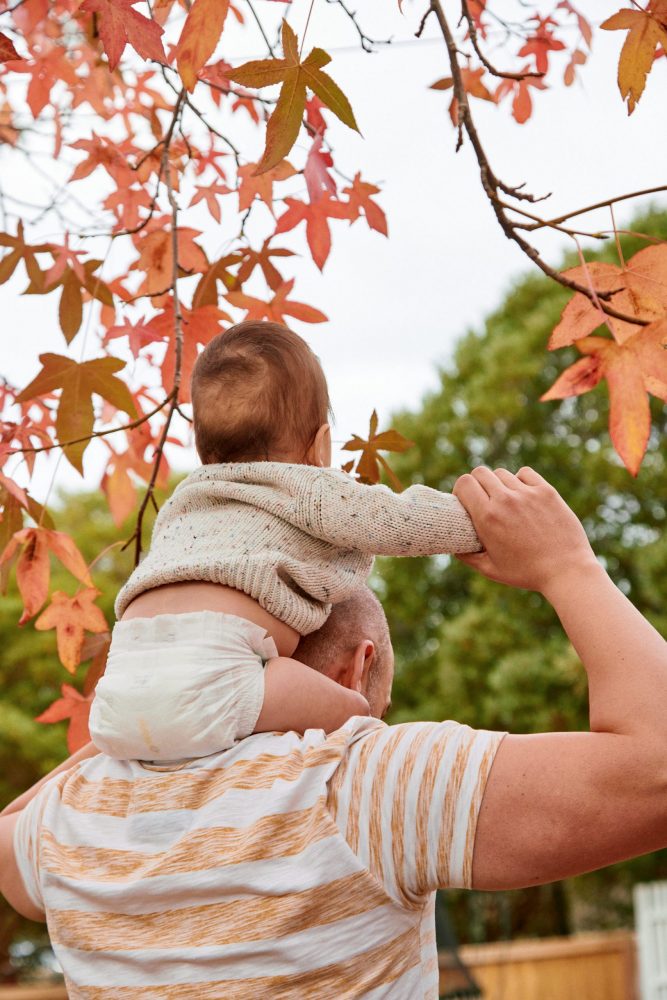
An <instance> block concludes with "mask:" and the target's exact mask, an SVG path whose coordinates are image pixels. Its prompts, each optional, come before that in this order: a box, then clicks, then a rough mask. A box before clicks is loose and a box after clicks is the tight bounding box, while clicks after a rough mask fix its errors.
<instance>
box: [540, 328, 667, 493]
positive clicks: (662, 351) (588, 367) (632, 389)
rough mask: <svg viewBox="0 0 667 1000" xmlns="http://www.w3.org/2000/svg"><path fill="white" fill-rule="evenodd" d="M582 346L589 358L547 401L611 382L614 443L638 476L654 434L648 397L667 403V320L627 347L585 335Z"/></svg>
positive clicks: (558, 381)
mask: <svg viewBox="0 0 667 1000" xmlns="http://www.w3.org/2000/svg"><path fill="white" fill-rule="evenodd" d="M576 346H577V348H578V349H579V350H580V351H581V353H582V354H584V355H585V357H583V358H580V359H579V360H578V361H575V363H574V364H573V365H570V366H569V368H566V369H565V371H564V372H563V373H562V374H561V375H560V376H559V377H558V378H557V379H556V381H555V382H554V384H553V385H552V386H551V388H550V389H549V390H548V391H547V392H545V393H544V395H543V396H542V397H541V399H542V400H544V401H546V400H550V399H565V397H567V396H579V395H581V394H582V393H584V392H588V390H589V389H592V388H593V387H594V386H596V385H597V384H598V382H600V380H601V379H603V378H604V379H606V380H607V386H608V388H609V407H610V412H609V432H610V435H611V440H612V443H613V445H614V448H615V449H616V451H617V452H618V454H619V455H620V457H621V459H622V460H623V463H624V465H625V467H626V468H627V470H628V471H629V472H630V473H631V474H632V475H633V476H636V475H637V472H638V471H639V467H640V465H641V462H642V459H643V457H644V453H645V451H646V445H647V442H648V438H649V433H650V430H651V413H650V408H649V401H648V393H652V394H653V395H654V396H657V397H658V398H659V399H664V400H665V402H667V320H665V319H662V320H658V321H657V322H655V323H651V324H650V325H649V326H646V327H643V328H642V329H640V330H639V331H638V332H637V333H634V334H633V335H632V336H630V337H626V338H625V339H624V340H623V341H622V342H621V343H617V342H616V341H614V340H611V339H610V338H608V337H584V338H583V339H582V340H577V342H576Z"/></svg>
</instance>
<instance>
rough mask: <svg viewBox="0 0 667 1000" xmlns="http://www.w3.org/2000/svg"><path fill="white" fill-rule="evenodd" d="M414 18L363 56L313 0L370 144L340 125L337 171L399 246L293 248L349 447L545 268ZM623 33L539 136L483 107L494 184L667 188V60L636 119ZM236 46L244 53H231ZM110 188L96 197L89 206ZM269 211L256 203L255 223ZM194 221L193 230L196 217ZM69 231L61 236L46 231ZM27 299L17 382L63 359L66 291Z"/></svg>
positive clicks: (348, 237) (10, 355)
mask: <svg viewBox="0 0 667 1000" xmlns="http://www.w3.org/2000/svg"><path fill="white" fill-rule="evenodd" d="M261 6H262V8H263V9H265V10H266V11H267V16H269V15H274V14H275V16H276V18H277V17H278V16H279V15H280V14H282V12H283V9H284V8H283V7H282V5H281V4H273V3H272V4H269V3H263V4H261ZM503 6H504V7H505V8H506V9H510V8H512V7H514V6H515V5H514V3H513V2H512V0H506V3H505V4H504V5H503V4H502V3H500V4H499V9H500V8H502V7H503ZM618 6H619V2H618V0H612V2H605V3H600V2H597V3H594V2H592V0H580V3H579V7H580V8H581V9H582V11H583V12H584V13H587V14H588V15H589V16H590V17H591V19H593V20H595V21H596V22H597V21H598V20H602V19H603V18H604V17H606V16H608V15H609V14H611V13H613V12H614V10H616V9H618ZM307 7H308V2H307V0H295V2H294V4H293V6H292V10H291V14H290V20H291V22H292V24H293V25H294V27H295V28H296V30H297V31H298V32H299V34H300V33H301V31H302V29H303V24H304V22H305V18H306V13H307ZM404 7H405V9H406V15H405V16H401V15H400V14H399V13H398V10H397V9H396V3H395V0H388V2H387V3H385V4H383V5H382V8H380V5H379V4H377V3H369V2H366V3H360V4H359V5H358V11H359V18H360V20H361V21H362V23H363V25H364V27H365V28H366V30H367V31H368V33H369V34H371V35H373V36H374V37H377V38H383V37H387V36H390V35H393V36H394V38H395V40H396V42H397V43H398V44H396V45H395V46H393V47H391V46H390V47H388V48H384V49H382V50H381V51H380V52H378V53H377V54H375V55H371V56H368V55H365V54H364V53H363V52H362V51H361V50H360V49H358V48H357V47H356V33H355V31H354V29H353V27H352V26H351V24H350V23H349V21H348V20H347V19H346V18H345V17H344V16H343V15H342V14H341V12H340V11H339V10H338V9H337V8H333V7H331V6H329V5H328V4H326V3H325V2H324V0H315V5H314V13H313V17H312V20H311V23H310V27H309V32H308V44H321V45H322V46H323V47H324V48H326V49H327V50H328V51H330V52H331V54H332V56H333V62H332V64H331V66H330V67H328V70H329V71H330V73H331V75H332V76H333V77H334V79H335V80H336V81H337V82H338V83H339V84H340V85H341V86H342V87H343V89H344V90H345V92H346V93H347V95H348V96H349V97H350V100H351V102H352V104H353V107H354V109H355V113H356V116H357V120H358V122H359V124H360V127H361V130H362V132H363V138H360V137H359V136H357V135H356V134H354V133H351V132H350V131H348V130H346V129H345V128H344V127H343V126H340V127H338V126H333V127H332V129H331V132H330V134H331V137H332V141H333V145H334V148H335V150H336V162H337V163H338V164H339V166H340V168H341V169H342V170H344V171H345V172H349V173H350V174H351V173H353V172H354V171H356V170H361V172H362V176H363V177H364V179H366V180H369V181H372V182H379V183H381V186H382V189H383V193H382V195H381V197H380V202H381V204H382V206H383V208H384V209H385V210H386V212H387V215H388V219H389V229H390V236H389V239H388V240H385V239H384V238H383V237H382V236H380V235H378V234H377V233H374V232H371V231H370V230H368V228H367V226H366V224H365V222H364V220H359V221H358V222H357V223H356V224H355V225H354V226H352V227H348V225H347V223H344V222H343V223H337V222H336V221H334V222H333V224H332V231H333V237H334V245H333V251H332V254H331V256H330V258H329V261H328V262H327V264H326V266H325V269H324V273H323V274H322V275H320V273H319V272H318V270H317V269H316V267H315V265H314V264H313V263H312V261H311V260H310V258H309V256H308V254H307V250H305V248H304V243H303V238H302V235H301V231H300V230H297V231H296V232H292V233H288V234H286V235H285V236H284V237H283V241H282V243H281V244H280V245H283V246H288V247H290V248H292V249H294V250H297V251H299V252H301V253H303V256H302V257H301V258H294V259H293V260H292V261H291V262H290V270H289V272H288V276H290V275H292V274H293V275H295V276H296V279H297V281H296V288H295V293H294V297H295V298H297V299H298V300H301V301H305V302H308V303H310V304H313V305H316V306H317V307H318V308H320V309H322V310H323V311H324V312H325V313H326V314H327V315H328V317H329V322H328V323H327V324H322V325H320V326H307V325H304V324H299V323H296V322H295V323H294V328H295V329H296V330H297V331H298V332H299V333H301V334H302V335H304V336H305V337H306V338H307V339H308V341H309V342H310V343H311V344H312V346H313V347H314V349H315V350H316V351H317V353H318V354H319V355H320V357H321V359H322V361H323V364H324V367H325V371H326V373H327V376H328V378H329V383H330V388H331V392H332V398H333V403H334V409H335V412H336V417H337V425H336V430H335V437H336V438H338V439H339V440H341V441H342V440H344V439H345V438H346V437H347V436H349V434H350V433H351V432H353V431H354V432H357V433H360V434H364V433H365V430H366V428H367V421H368V417H369V415H370V412H371V410H372V409H373V407H376V408H377V409H378V412H379V414H380V420H381V422H383V421H386V419H387V418H388V416H389V415H390V413H391V412H392V411H394V410H396V409H398V408H400V407H404V406H409V407H414V406H416V405H417V404H418V402H419V399H420V397H421V396H422V394H423V393H424V391H425V390H427V389H429V388H430V387H432V386H433V385H434V384H435V367H434V366H435V365H436V364H437V363H438V362H442V361H445V360H446V359H447V358H448V357H449V356H450V354H451V350H452V346H453V344H454V343H455V341H456V338H457V337H458V336H459V335H461V334H462V333H463V332H464V331H465V330H466V329H467V328H469V327H471V326H477V325H479V324H480V323H481V321H482V319H483V317H484V315H485V314H486V313H487V312H489V311H490V310H491V309H492V308H493V307H495V306H496V305H497V304H498V302H499V300H500V298H501V296H502V295H503V293H504V292H505V291H506V290H507V289H508V287H509V286H510V285H511V283H512V281H513V279H514V278H515V277H516V276H517V275H519V274H521V273H522V272H525V271H527V270H529V269H530V265H529V263H528V261H527V260H526V259H525V258H524V257H523V255H522V254H521V253H520V251H519V250H518V249H516V248H515V247H514V245H512V244H510V243H509V242H508V241H507V240H506V238H505V237H504V235H503V233H502V232H501V230H500V229H499V227H498V225H497V223H496V221H495V219H494V217H493V215H492V212H491V209H490V207H489V205H488V203H487V202H486V199H485V197H484V195H483V192H482V189H481V186H480V182H479V175H478V171H477V167H476V164H475V161H474V158H473V155H472V152H471V150H470V149H469V148H468V147H467V146H464V148H463V149H462V150H461V151H460V152H459V153H458V154H457V155H455V153H454V147H455V134H454V130H453V129H452V127H451V123H450V121H449V117H448V115H447V106H448V103H449V97H448V95H447V94H443V93H440V92H434V91H430V90H428V89H427V88H428V86H429V85H430V84H431V83H432V82H433V81H434V80H436V79H437V78H438V77H441V76H444V75H447V72H448V71H447V66H446V59H445V53H444V49H443V47H442V45H441V44H438V43H437V41H435V40H436V39H437V38H438V36H437V33H436V25H435V22H433V23H431V24H429V27H428V29H427V31H426V32H425V35H424V39H423V41H422V42H420V43H414V44H412V43H411V44H404V43H408V42H412V39H413V33H414V30H415V27H416V25H417V24H418V23H419V18H420V15H421V12H422V11H423V9H424V8H425V3H421V2H420V3H416V2H414V0H412V2H409V0H408V2H406V3H405V4H404ZM446 7H451V8H454V7H456V5H455V4H454V5H453V4H452V3H447V4H446ZM623 37H624V36H623V33H620V32H604V31H600V32H598V33H596V35H595V39H594V49H593V54H592V56H591V59H590V62H589V65H588V66H586V67H584V69H583V73H582V75H581V78H580V81H579V82H578V83H576V84H575V85H574V86H573V87H571V88H569V89H567V88H564V87H563V86H561V85H554V87H553V89H551V90H549V91H548V92H545V93H539V94H537V100H536V102H535V105H536V110H535V113H534V115H533V118H532V119H531V120H530V122H529V123H528V124H526V125H523V126H518V125H516V124H515V123H514V122H513V120H512V119H511V117H510V115H509V107H507V108H506V107H501V108H496V107H493V106H492V105H486V104H485V103H483V102H479V101H474V102H473V112H474V114H475V118H476V122H477V125H478V128H479V130H480V133H481V135H482V138H483V142H484V144H485V146H486V149H487V152H488V154H489V157H490V160H491V163H492V165H493V166H494V168H495V170H496V172H497V173H498V174H499V175H500V176H501V177H502V178H503V179H504V180H506V181H507V182H508V183H520V182H522V181H526V183H527V188H528V190H531V191H532V192H533V193H535V194H544V193H547V192H549V191H552V192H553V195H552V197H551V199H550V200H549V202H547V207H546V209H545V210H546V211H548V212H549V213H550V214H556V213H558V212H560V211H563V210H568V209H574V208H576V207H579V206H583V205H585V204H589V203H591V202H595V201H599V200H601V199H603V198H605V197H608V196H611V195H614V194H620V193H623V192H626V191H630V190H637V189H641V188H648V187H653V186H657V185H659V184H661V183H664V182H665V167H664V164H665V162H666V154H667V130H666V129H665V118H664V97H663V94H664V84H665V73H666V72H667V62H666V61H665V60H661V61H660V62H658V63H657V64H656V65H655V68H654V70H653V73H652V75H651V77H650V78H649V81H648V85H647V89H646V92H645V94H644V97H643V98H642V100H641V102H640V104H639V106H638V108H637V110H636V111H635V113H634V115H633V116H632V117H631V118H629V119H628V117H627V112H626V109H625V107H624V105H623V104H622V102H621V99H620V95H619V93H618V90H617V87H616V82H615V81H616V64H617V61H618V53H619V50H620V46H621V43H622V40H623ZM252 38H253V36H252V34H251V33H250V31H248V32H245V33H244V34H239V33H238V32H237V33H236V35H235V36H234V45H235V46H236V47H235V49H234V51H235V53H236V54H237V55H238V56H239V57H241V56H243V57H248V56H255V55H258V56H259V55H261V54H262V46H261V43H260V41H259V40H256V41H255V42H253V43H252V44H251V39H252ZM348 47H350V48H348ZM223 51H224V53H225V56H226V57H227V58H230V57H231V56H230V49H229V48H225V49H224V50H223ZM499 61H500V60H499ZM564 64H565V60H564V59H561V66H562V67H564ZM256 141H257V142H258V143H259V142H260V141H261V136H258V138H257V140H256ZM259 151H260V149H259V146H258V148H257V152H258V153H259ZM12 156H13V154H12V152H11V151H10V150H8V149H7V147H5V148H4V149H0V170H1V171H2V186H3V188H5V189H6V190H10V189H12V188H13V189H14V190H15V191H17V188H16V187H15V186H14V185H18V190H20V191H22V192H24V193H22V194H20V196H21V197H24V198H28V200H29V191H30V188H31V185H34V183H35V182H34V180H30V179H28V178H27V174H26V167H25V162H24V161H18V160H12ZM91 184H93V185H97V184H99V185H100V188H99V190H104V191H105V192H106V191H107V190H108V188H107V186H106V184H105V182H104V179H103V176H100V177H99V179H98V177H97V175H96V177H95V179H94V181H93V182H91ZM81 190H82V191H83V188H81ZM95 190H96V189H95V187H94V186H90V187H89V188H88V189H87V191H88V192H89V193H90V197H94V196H95ZM86 199H88V195H86ZM232 201H233V202H234V203H235V199H232V200H231V201H230V205H231V204H232ZM224 204H225V203H224V202H223V212H224ZM640 204H641V202H640V201H635V202H634V203H632V207H630V206H629V205H627V204H626V205H625V206H621V207H619V209H618V210H617V224H618V225H619V226H622V225H623V224H624V223H625V222H627V220H628V218H629V216H630V214H631V213H632V212H633V211H636V210H637V208H638V207H639V205H640ZM263 211H264V209H263V207H260V208H258V209H257V212H256V215H257V217H258V220H259V222H258V224H259V223H261V213H262V212H263ZM230 213H231V209H230ZM232 214H233V213H232ZM204 218H205V217H204V216H203V215H202V216H201V220H200V221H201V222H203V220H204ZM266 221H267V218H265V219H264V224H266ZM584 221H585V222H586V225H587V226H589V227H591V228H594V227H601V228H608V227H609V225H610V217H609V213H608V211H605V212H602V213H598V214H596V215H593V216H588V217H586V219H585V220H582V225H583V222H584ZM185 224H186V225H187V224H196V223H190V222H189V220H187V219H186V220H185ZM209 225H210V223H209ZM55 235H56V233H55V230H54V229H53V224H52V226H51V229H50V230H49V237H50V238H52V239H53V238H55ZM203 242H204V243H205V245H206V246H207V249H209V250H213V249H215V248H216V246H219V244H220V233H219V232H217V233H215V234H211V233H208V232H207V233H205V234H204V237H203ZM539 246H540V248H541V249H542V250H543V251H544V253H545V254H546V256H547V258H548V259H549V260H550V261H551V262H553V263H557V262H558V259H559V257H560V252H561V248H563V247H564V243H563V240H562V239H561V238H560V237H559V236H558V235H557V234H548V235H546V236H544V237H543V238H542V239H541V240H540V243H539ZM111 270H112V271H113V272H114V273H116V269H115V268H112V269H111ZM106 273H107V272H105V274H106ZM24 287H25V278H24V275H23V273H21V276H20V278H19V279H17V280H12V281H11V282H9V283H7V284H5V285H4V286H0V315H2V317H3V320H4V324H3V325H4V336H3V349H2V371H3V374H5V375H6V376H7V377H8V378H9V379H10V380H11V381H13V382H15V383H17V384H19V385H21V384H25V383H27V381H28V380H29V379H31V378H32V377H33V376H34V375H35V374H36V372H37V370H38V362H37V355H38V353H39V352H41V351H45V350H50V351H59V352H64V349H65V343H64V340H63V338H62V336H61V335H60V334H59V332H58V327H57V316H56V311H55V296H51V297H36V296H35V297H33V296H30V297H26V298H21V297H19V294H18V293H19V292H20V291H21V290H22V289H23V288H24ZM258 287H259V286H258ZM93 332H94V331H93ZM79 345H80V341H75V343H74V352H73V356H74V357H79V350H80V348H79ZM96 353H97V349H96V338H95V337H90V336H89V337H88V338H87V340H86V354H85V356H91V357H93V356H95V355H96ZM508 363H511V362H508ZM480 364H484V359H483V357H480ZM194 464H195V457H194V453H192V455H191V457H186V458H181V459H180V460H179V465H181V467H191V466H193V465H194ZM98 470H99V460H95V458H94V457H92V456H91V459H90V461H89V462H88V465H87V476H86V481H87V484H88V485H93V484H95V483H96V482H97V481H98V478H99V473H98ZM51 478H52V463H51V464H50V465H49V466H47V465H46V464H45V467H44V471H43V472H42V473H41V474H40V476H39V479H38V481H37V483H36V485H35V486H34V487H33V492H34V493H35V495H37V496H38V497H43V496H44V493H45V491H46V490H47V488H48V484H49V482H50V480H51ZM57 482H58V484H62V485H67V486H69V487H76V486H77V485H80V484H81V479H80V477H79V476H78V475H77V474H76V473H75V472H74V470H72V469H71V468H69V466H68V463H67V462H65V461H62V462H60V464H59V468H58V475H57Z"/></svg>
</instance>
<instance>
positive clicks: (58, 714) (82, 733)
mask: <svg viewBox="0 0 667 1000" xmlns="http://www.w3.org/2000/svg"><path fill="white" fill-rule="evenodd" d="M60 690H61V693H62V698H58V699H57V700H56V701H54V702H53V704H52V705H49V707H48V708H47V709H46V711H45V712H42V714H41V715H38V716H37V718H36V719H35V722H44V723H50V722H64V721H65V720H66V719H69V720H70V723H69V728H68V730H67V749H68V750H69V752H70V753H76V751H77V750H80V749H81V747H83V746H85V745H86V743H89V742H90V734H89V731H88V718H89V716H90V706H91V704H92V701H93V697H94V692H93V691H91V692H90V693H89V694H87V695H82V694H79V692H78V691H77V690H76V688H73V687H72V686H71V684H63V685H62V687H61V689H60Z"/></svg>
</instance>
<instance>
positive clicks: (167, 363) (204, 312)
mask: <svg viewBox="0 0 667 1000" xmlns="http://www.w3.org/2000/svg"><path fill="white" fill-rule="evenodd" d="M181 312H182V321H181V331H182V334H183V346H182V351H181V372H180V385H179V392H178V398H179V400H180V401H181V402H183V403H189V402H190V378H191V376H192V369H193V367H194V364H195V361H196V360H197V355H198V353H199V351H198V347H199V346H200V345H205V344H208V342H209V341H210V340H212V339H213V337H215V336H216V334H218V333H220V323H221V322H222V320H230V317H229V316H228V315H227V313H226V312H223V311H222V309H219V308H218V307H217V306H215V305H204V306H198V307H197V308H196V309H186V308H182V310H181ZM148 325H149V326H150V328H151V330H152V331H153V332H154V333H156V334H159V335H161V337H162V338H163V339H168V345H167V352H166V354H165V356H164V360H163V361H162V366H161V367H162V385H163V386H164V388H165V391H166V392H171V390H172V389H173V387H174V381H175V378H176V363H175V362H176V358H175V355H176V351H175V333H174V304H173V301H171V300H170V301H169V302H168V304H167V306H166V308H165V309H164V311H163V312H162V313H160V315H159V316H156V317H155V318H154V319H152V320H151V321H150V323H149V324H148Z"/></svg>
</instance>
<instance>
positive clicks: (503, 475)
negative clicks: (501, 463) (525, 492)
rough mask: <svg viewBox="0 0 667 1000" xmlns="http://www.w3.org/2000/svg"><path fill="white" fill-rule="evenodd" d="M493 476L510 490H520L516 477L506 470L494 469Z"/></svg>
mask: <svg viewBox="0 0 667 1000" xmlns="http://www.w3.org/2000/svg"><path fill="white" fill-rule="evenodd" d="M493 474H494V476H496V478H497V479H499V480H500V481H501V483H502V484H503V485H504V486H506V487H507V488H508V489H510V490H518V489H520V488H521V484H520V483H519V482H518V480H517V477H516V476H515V475H513V474H512V473H511V472H508V470H507V469H494V470H493Z"/></svg>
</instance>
